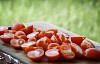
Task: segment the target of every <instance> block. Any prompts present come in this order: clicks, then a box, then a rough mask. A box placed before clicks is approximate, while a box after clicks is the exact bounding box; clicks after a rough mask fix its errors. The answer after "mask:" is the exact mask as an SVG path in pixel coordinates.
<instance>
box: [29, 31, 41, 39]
mask: <svg viewBox="0 0 100 64" xmlns="http://www.w3.org/2000/svg"><path fill="white" fill-rule="evenodd" d="M38 34H39V32H33V33H30V34H28V35H27V38H33V37H37V35H38Z"/></svg>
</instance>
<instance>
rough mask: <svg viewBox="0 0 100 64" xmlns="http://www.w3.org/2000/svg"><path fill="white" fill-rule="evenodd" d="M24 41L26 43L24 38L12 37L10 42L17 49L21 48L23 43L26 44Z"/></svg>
mask: <svg viewBox="0 0 100 64" xmlns="http://www.w3.org/2000/svg"><path fill="white" fill-rule="evenodd" d="M24 43H25V40H24V39H12V40H11V41H10V44H11V45H12V46H13V47H14V48H16V49H20V48H21V45H22V44H24Z"/></svg>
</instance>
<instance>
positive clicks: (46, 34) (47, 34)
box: [45, 31, 54, 38]
mask: <svg viewBox="0 0 100 64" xmlns="http://www.w3.org/2000/svg"><path fill="white" fill-rule="evenodd" d="M52 35H54V32H53V31H45V36H46V37H48V38H51V37H52Z"/></svg>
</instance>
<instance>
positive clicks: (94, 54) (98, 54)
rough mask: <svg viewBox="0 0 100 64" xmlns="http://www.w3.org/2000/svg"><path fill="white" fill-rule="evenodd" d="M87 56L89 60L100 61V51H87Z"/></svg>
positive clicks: (89, 49) (94, 49)
mask: <svg viewBox="0 0 100 64" xmlns="http://www.w3.org/2000/svg"><path fill="white" fill-rule="evenodd" d="M85 56H86V58H89V59H94V60H100V50H98V49H96V48H88V49H86V50H85Z"/></svg>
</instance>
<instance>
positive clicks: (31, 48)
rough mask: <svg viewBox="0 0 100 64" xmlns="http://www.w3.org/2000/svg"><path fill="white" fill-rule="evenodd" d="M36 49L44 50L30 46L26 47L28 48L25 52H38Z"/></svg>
mask: <svg viewBox="0 0 100 64" xmlns="http://www.w3.org/2000/svg"><path fill="white" fill-rule="evenodd" d="M36 49H43V48H42V47H34V46H29V47H26V48H25V49H24V51H25V52H26V53H28V52H29V51H32V50H36Z"/></svg>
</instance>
